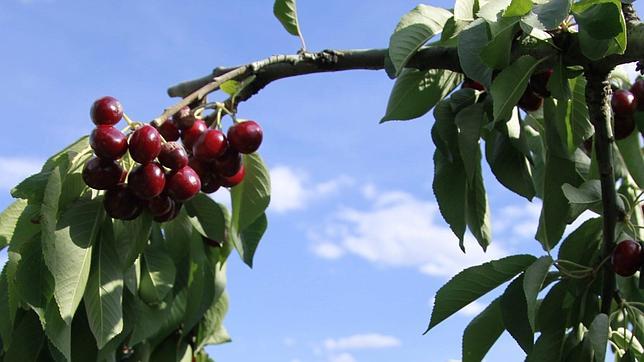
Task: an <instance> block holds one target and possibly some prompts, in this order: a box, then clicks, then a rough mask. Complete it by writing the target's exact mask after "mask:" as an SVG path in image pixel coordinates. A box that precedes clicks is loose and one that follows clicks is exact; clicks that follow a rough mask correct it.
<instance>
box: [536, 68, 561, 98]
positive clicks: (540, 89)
mask: <svg viewBox="0 0 644 362" xmlns="http://www.w3.org/2000/svg"><path fill="white" fill-rule="evenodd" d="M554 72H555V70H554V69H552V68H548V69H546V70H544V71H542V72H538V73H535V74H533V75H532V76H531V77H530V89H532V91H533V92H535V93H537V95H539V96H541V97H543V98H546V97H550V91H549V90H548V81H549V80H550V77H552V74H553V73H554Z"/></svg>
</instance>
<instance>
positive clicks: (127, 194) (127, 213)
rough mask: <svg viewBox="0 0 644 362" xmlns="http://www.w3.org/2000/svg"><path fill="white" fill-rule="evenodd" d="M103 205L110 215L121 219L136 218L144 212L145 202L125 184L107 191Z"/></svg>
mask: <svg viewBox="0 0 644 362" xmlns="http://www.w3.org/2000/svg"><path fill="white" fill-rule="evenodd" d="M103 206H104V207H105V211H107V214H108V215H109V216H110V217H112V218H114V219H120V220H133V219H136V217H137V216H139V215H141V212H143V203H142V202H141V200H139V199H138V198H137V197H136V196H135V195H134V193H132V191H131V190H130V189H129V188H128V187H127V186H126V185H125V184H118V185H117V186H116V187H115V188H113V189H111V190H108V191H107V192H105V199H104V200H103Z"/></svg>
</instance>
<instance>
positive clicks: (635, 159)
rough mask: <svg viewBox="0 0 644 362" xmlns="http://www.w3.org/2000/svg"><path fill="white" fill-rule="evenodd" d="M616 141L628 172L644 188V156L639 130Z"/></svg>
mask: <svg viewBox="0 0 644 362" xmlns="http://www.w3.org/2000/svg"><path fill="white" fill-rule="evenodd" d="M616 143H617V147H618V148H619V152H620V154H621V155H622V158H623V159H624V163H625V164H626V168H627V169H628V172H629V173H630V174H631V176H632V177H633V180H635V183H637V186H638V187H639V188H644V157H643V156H642V149H641V148H640V143H639V135H638V134H637V132H633V133H631V135H630V136H628V137H627V138H625V139H623V140H620V141H617V142H616Z"/></svg>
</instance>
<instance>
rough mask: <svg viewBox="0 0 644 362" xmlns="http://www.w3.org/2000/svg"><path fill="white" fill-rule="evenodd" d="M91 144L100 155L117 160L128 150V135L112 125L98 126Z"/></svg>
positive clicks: (90, 138)
mask: <svg viewBox="0 0 644 362" xmlns="http://www.w3.org/2000/svg"><path fill="white" fill-rule="evenodd" d="M89 144H90V146H92V149H93V150H94V153H96V155H97V156H98V157H100V158H102V159H106V160H117V159H119V158H121V156H123V155H124V154H125V152H127V137H126V136H125V134H123V132H121V131H119V130H118V129H116V128H114V127H112V126H98V127H96V128H95V129H94V130H93V131H92V134H91V135H90V136H89Z"/></svg>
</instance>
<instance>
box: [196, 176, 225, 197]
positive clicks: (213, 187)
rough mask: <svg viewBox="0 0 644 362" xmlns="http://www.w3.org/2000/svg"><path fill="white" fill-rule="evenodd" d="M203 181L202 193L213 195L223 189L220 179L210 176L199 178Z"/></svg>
mask: <svg viewBox="0 0 644 362" xmlns="http://www.w3.org/2000/svg"><path fill="white" fill-rule="evenodd" d="M199 177H200V179H201V192H203V193H206V194H212V193H213V192H217V190H219V187H221V184H220V180H219V177H217V176H215V175H212V174H208V175H206V176H204V177H201V176H199Z"/></svg>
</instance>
